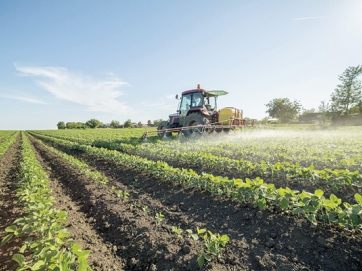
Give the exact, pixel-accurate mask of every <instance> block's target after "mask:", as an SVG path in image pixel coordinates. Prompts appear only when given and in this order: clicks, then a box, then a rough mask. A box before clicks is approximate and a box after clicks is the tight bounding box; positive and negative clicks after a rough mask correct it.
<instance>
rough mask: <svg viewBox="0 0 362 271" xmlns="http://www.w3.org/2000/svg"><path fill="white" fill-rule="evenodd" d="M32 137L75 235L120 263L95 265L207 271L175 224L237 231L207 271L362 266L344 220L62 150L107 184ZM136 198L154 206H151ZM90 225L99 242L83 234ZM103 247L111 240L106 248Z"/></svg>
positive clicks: (361, 248)
mask: <svg viewBox="0 0 362 271" xmlns="http://www.w3.org/2000/svg"><path fill="white" fill-rule="evenodd" d="M32 142H33V144H34V147H35V151H36V152H37V153H38V156H39V161H40V162H41V164H42V166H43V168H44V169H45V170H46V171H47V172H48V175H49V177H50V179H51V183H52V189H53V190H54V191H55V196H56V198H57V199H59V202H60V203H59V204H61V205H59V206H63V208H64V209H65V210H67V212H68V221H70V222H69V223H70V224H71V226H70V227H69V229H70V231H71V230H72V231H71V233H72V235H73V236H74V238H75V239H76V241H77V238H80V239H81V240H82V239H84V242H85V243H84V247H87V246H88V247H89V248H90V249H91V250H92V253H91V255H92V257H93V258H91V259H92V261H91V264H92V265H93V267H94V268H99V267H100V263H101V261H103V260H104V259H103V258H105V256H106V255H107V253H108V254H110V255H113V257H114V260H113V261H110V262H108V261H107V260H105V261H104V262H103V265H104V267H101V268H99V269H96V270H107V269H106V268H111V269H110V270H112V268H113V270H118V269H115V267H112V266H111V265H110V263H116V261H117V267H119V268H121V267H122V268H123V269H124V270H200V268H199V267H198V266H197V257H198V253H199V252H200V251H201V250H202V248H203V247H202V243H201V242H198V243H194V242H193V241H191V239H189V238H187V237H184V238H182V239H181V238H179V237H177V236H176V235H175V234H173V233H172V232H171V231H170V228H171V226H179V227H180V228H181V229H183V230H184V231H185V230H186V229H192V230H193V231H194V232H195V230H196V228H197V227H198V228H207V229H208V230H211V231H212V232H213V233H220V234H227V235H228V236H229V237H230V242H229V243H228V244H227V246H226V248H225V250H224V251H222V253H221V257H220V258H219V259H217V260H213V261H212V262H209V263H207V264H206V265H205V266H204V267H203V268H202V269H201V270H361V269H362V258H361V256H362V238H361V235H358V234H352V233H351V232H348V231H345V230H342V229H341V228H340V227H338V226H334V225H328V224H323V223H319V224H318V226H314V225H312V224H311V223H309V222H308V221H307V220H306V219H305V217H303V216H291V215H290V214H288V213H286V212H283V211H282V210H280V209H278V208H269V209H266V210H263V211H259V210H258V209H254V208H253V207H252V204H242V203H239V202H235V201H232V200H227V199H224V198H220V197H216V196H213V195H211V194H209V193H208V192H205V191H200V190H196V189H192V188H187V187H182V186H179V185H175V184H172V183H169V182H166V181H162V180H159V179H155V178H151V177H149V176H147V175H144V174H142V173H141V172H139V171H137V169H130V168H126V167H123V166H120V165H116V164H115V163H113V162H112V161H107V160H104V159H99V158H97V157H92V156H90V155H88V154H86V153H83V152H81V151H77V150H71V149H66V148H59V149H60V150H62V151H64V152H66V153H68V154H70V155H73V156H74V157H76V158H78V159H81V160H83V161H84V162H86V163H88V164H89V165H90V166H91V167H92V168H93V169H94V170H97V171H99V172H101V173H102V174H103V175H105V176H106V177H107V178H108V179H109V180H110V183H109V184H108V185H107V186H103V185H101V184H97V183H94V182H92V181H90V180H88V179H87V178H86V177H85V176H84V175H82V174H80V173H79V172H78V171H77V170H75V169H73V168H72V167H71V166H69V165H68V164H67V163H66V162H64V161H63V160H62V159H59V158H58V157H57V156H56V155H55V154H53V153H51V152H50V151H49V150H47V149H46V148H44V147H43V146H42V145H40V144H39V143H37V142H35V141H32ZM218 175H222V174H218ZM111 186H115V187H116V189H120V190H126V191H128V192H129V193H130V195H131V196H130V198H129V200H128V201H127V202H122V200H120V199H119V198H117V197H116V195H115V194H114V193H112V192H111V190H110V187H111ZM137 204H139V205H140V206H148V207H149V209H150V212H148V213H146V212H144V211H143V210H142V209H141V208H139V207H136V205H137ZM68 206H71V207H70V208H69V207H68ZM58 208H62V207H58ZM156 213H162V214H164V216H165V220H164V221H163V222H162V223H161V225H156V219H155V218H154V217H155V215H156ZM90 231H92V232H94V238H95V239H93V237H92V238H91V239H92V240H96V242H97V243H94V244H93V243H91V242H88V243H87V242H86V241H87V238H82V237H83V236H85V235H87V234H88V232H90ZM92 234H93V233H92ZM91 236H93V235H91ZM100 246H105V250H104V252H103V253H100V251H99V250H101V249H99V248H100ZM118 263H119V265H118ZM102 268H103V269H102Z"/></svg>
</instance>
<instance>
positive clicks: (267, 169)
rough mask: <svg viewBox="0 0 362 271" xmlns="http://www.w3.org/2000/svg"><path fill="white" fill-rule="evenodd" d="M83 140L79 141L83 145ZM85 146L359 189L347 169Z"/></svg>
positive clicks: (105, 144)
mask: <svg viewBox="0 0 362 271" xmlns="http://www.w3.org/2000/svg"><path fill="white" fill-rule="evenodd" d="M85 142H86V140H82V143H83V144H84V143H85ZM85 144H87V145H90V144H92V145H94V146H96V147H103V148H108V149H111V150H120V151H123V152H126V153H128V154H133V155H140V156H143V155H148V156H152V157H154V158H157V159H166V160H174V161H177V162H180V163H183V164H191V165H198V166H204V167H208V168H214V169H215V168H216V169H218V170H220V171H223V170H235V171H237V172H240V173H242V174H247V175H256V176H260V177H274V178H281V177H284V178H287V179H295V180H308V181H312V182H318V181H322V182H324V183H325V184H327V185H331V186H335V187H334V190H336V189H338V187H339V186H345V185H356V186H359V185H361V181H362V174H360V173H359V172H358V171H353V172H350V171H349V170H348V169H345V170H344V169H340V170H338V169H334V170H332V169H329V168H326V169H322V170H318V169H315V168H314V166H313V165H312V166H310V167H302V166H300V165H299V163H296V164H292V163H289V162H277V163H275V164H270V163H267V162H264V161H261V162H259V163H256V162H254V163H253V162H250V161H248V160H244V159H239V160H234V159H230V158H228V157H222V156H215V155H213V154H210V153H203V152H195V151H190V152H184V151H179V150H178V149H177V148H175V149H168V148H159V147H158V146H155V144H142V145H137V146H134V145H131V144H125V143H114V142H112V141H111V142H107V141H94V142H86V143H85Z"/></svg>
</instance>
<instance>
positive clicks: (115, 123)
mask: <svg viewBox="0 0 362 271" xmlns="http://www.w3.org/2000/svg"><path fill="white" fill-rule="evenodd" d="M120 125H121V124H120V122H119V121H118V120H112V121H111V124H110V125H109V127H111V128H117V127H119V126H120Z"/></svg>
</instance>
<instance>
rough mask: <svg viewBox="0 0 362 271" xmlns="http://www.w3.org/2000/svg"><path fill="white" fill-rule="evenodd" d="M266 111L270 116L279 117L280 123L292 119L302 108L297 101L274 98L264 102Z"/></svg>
mask: <svg viewBox="0 0 362 271" xmlns="http://www.w3.org/2000/svg"><path fill="white" fill-rule="evenodd" d="M266 107H267V108H268V110H267V111H265V112H266V113H268V114H269V116H270V117H272V118H277V119H280V121H281V122H282V123H288V122H290V121H291V120H293V119H294V118H295V117H296V116H297V114H298V113H299V111H300V110H301V108H302V105H301V104H300V103H299V102H298V101H294V102H291V101H290V100H289V99H288V98H279V99H274V100H272V101H270V102H269V103H267V104H266Z"/></svg>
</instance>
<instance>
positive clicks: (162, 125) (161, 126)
mask: <svg viewBox="0 0 362 271" xmlns="http://www.w3.org/2000/svg"><path fill="white" fill-rule="evenodd" d="M168 126H169V123H168V121H161V123H160V124H159V125H158V127H157V130H166V129H167V128H168ZM171 134H172V133H171V132H167V133H166V132H158V133H157V135H158V136H159V137H161V138H162V137H164V136H171Z"/></svg>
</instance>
